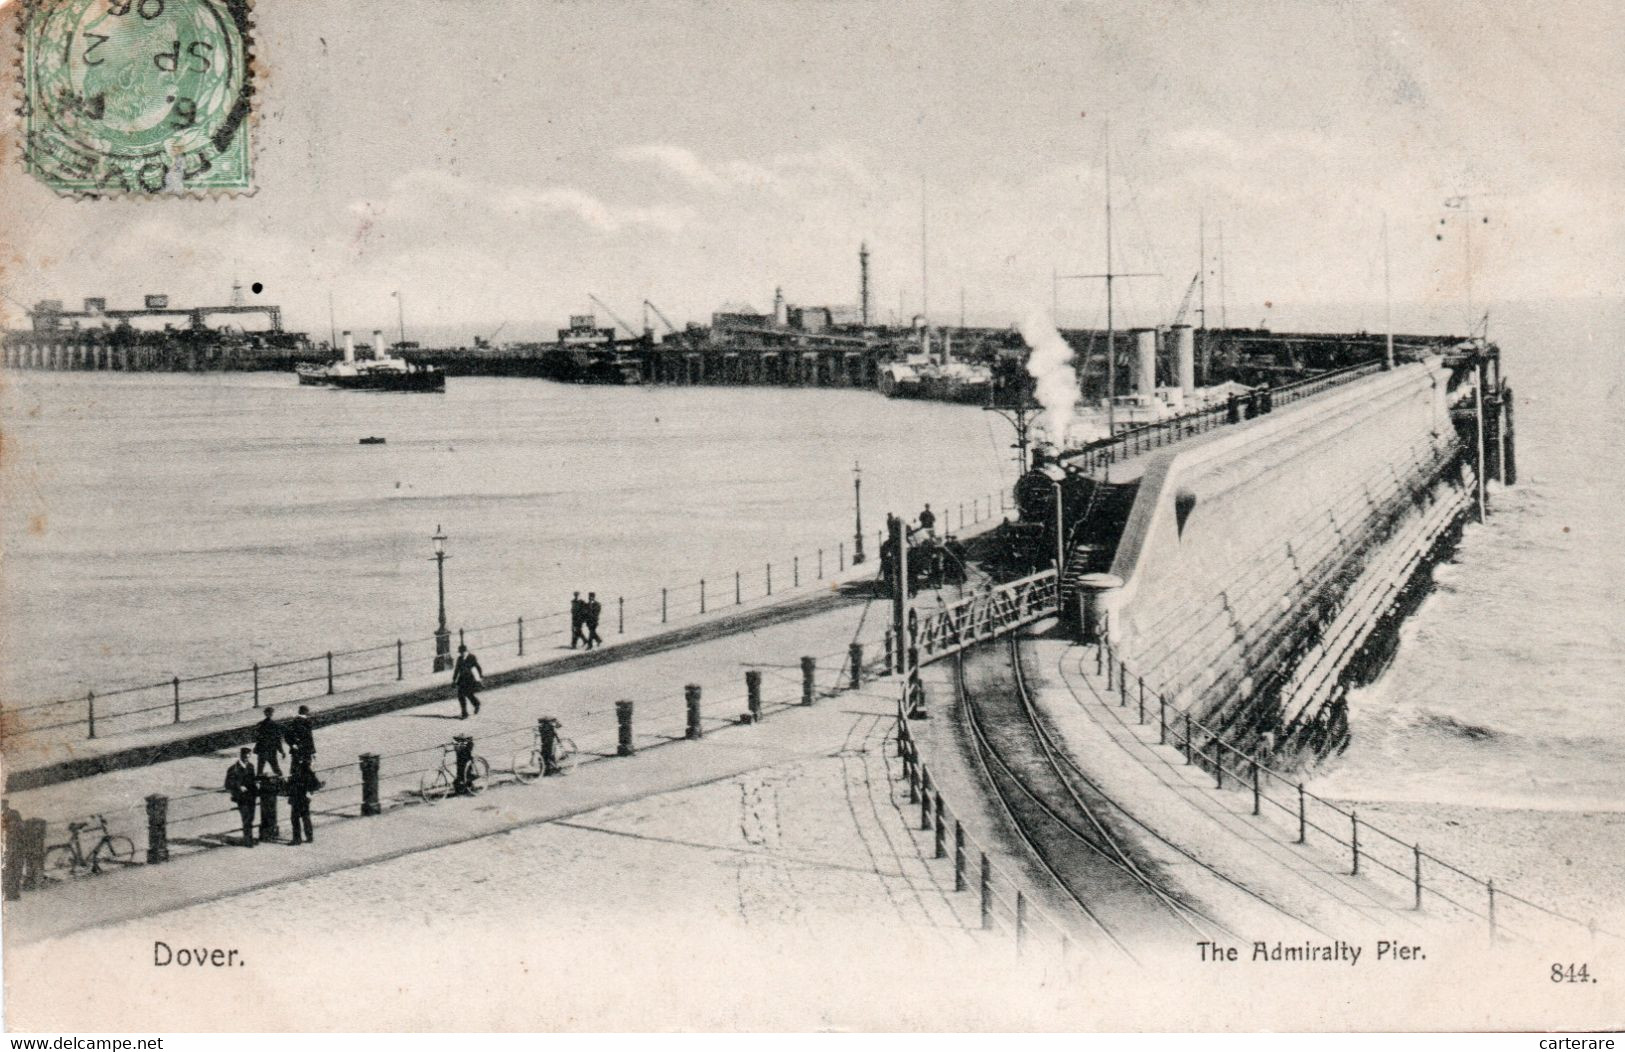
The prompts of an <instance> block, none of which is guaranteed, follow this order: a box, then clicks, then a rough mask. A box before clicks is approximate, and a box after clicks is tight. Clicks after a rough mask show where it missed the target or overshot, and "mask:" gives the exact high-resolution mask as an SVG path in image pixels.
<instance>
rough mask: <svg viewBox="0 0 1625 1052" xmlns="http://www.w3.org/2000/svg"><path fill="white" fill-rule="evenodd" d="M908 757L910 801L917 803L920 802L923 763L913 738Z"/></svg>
mask: <svg viewBox="0 0 1625 1052" xmlns="http://www.w3.org/2000/svg"><path fill="white" fill-rule="evenodd" d="M908 759H909V762H908V802H909V803H911V804H917V803H919V802H920V772H921V764H920V754H919V753H918V752H917V751H916V750H915V748H914V742H913V740H912V739H911V740H910V741H909V743H908Z"/></svg>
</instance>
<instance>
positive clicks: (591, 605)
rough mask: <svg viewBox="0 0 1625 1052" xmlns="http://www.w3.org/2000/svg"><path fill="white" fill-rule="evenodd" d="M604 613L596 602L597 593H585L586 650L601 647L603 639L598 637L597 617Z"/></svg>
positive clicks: (601, 605)
mask: <svg viewBox="0 0 1625 1052" xmlns="http://www.w3.org/2000/svg"><path fill="white" fill-rule="evenodd" d="M603 611H604V607H603V604H601V603H599V602H598V593H597V592H588V593H587V607H586V622H587V649H588V650H591V649H592V648H593V647H595V646H600V647H601V646H603V645H604V641H603V639H601V638H599V635H598V616H599V615H600V614H602V613H603Z"/></svg>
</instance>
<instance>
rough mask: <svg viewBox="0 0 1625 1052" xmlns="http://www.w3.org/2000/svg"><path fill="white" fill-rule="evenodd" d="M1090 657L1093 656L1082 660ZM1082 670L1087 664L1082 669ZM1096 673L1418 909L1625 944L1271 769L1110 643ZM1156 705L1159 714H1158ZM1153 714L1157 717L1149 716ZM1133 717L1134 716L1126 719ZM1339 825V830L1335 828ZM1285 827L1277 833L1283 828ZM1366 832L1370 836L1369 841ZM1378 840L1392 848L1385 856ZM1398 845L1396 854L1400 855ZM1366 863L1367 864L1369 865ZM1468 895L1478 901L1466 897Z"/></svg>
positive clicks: (1224, 780) (1177, 746) (1195, 759)
mask: <svg viewBox="0 0 1625 1052" xmlns="http://www.w3.org/2000/svg"><path fill="white" fill-rule="evenodd" d="M1081 660H1082V661H1083V662H1087V661H1088V657H1087V656H1084V657H1083V658H1082V659H1081ZM1080 667H1081V666H1080ZM1095 668H1096V671H1095V676H1096V678H1103V679H1104V683H1105V693H1104V694H1101V695H1099V697H1100V699H1101V701H1102V703H1104V702H1105V701H1106V699H1107V698H1109V697H1110V696H1111V695H1113V694H1116V696H1117V708H1118V709H1120V710H1122V709H1128V708H1129V707H1130V706H1133V708H1134V710H1135V722H1136V725H1137V726H1142V727H1144V726H1147V725H1148V724H1151V723H1154V725H1155V726H1156V728H1157V744H1158V745H1160V746H1167V747H1170V748H1173V749H1174V750H1176V751H1177V752H1179V753H1181V754H1182V755H1183V757H1184V762H1185V764H1187V765H1197V766H1201V767H1204V768H1206V769H1208V770H1210V771H1211V772H1212V773H1213V779H1214V788H1215V789H1223V788H1225V787H1226V785H1227V784H1228V785H1229V786H1230V787H1232V788H1237V789H1241V790H1244V791H1247V792H1250V793H1251V794H1252V813H1253V814H1254V815H1260V816H1262V815H1263V814H1265V812H1264V811H1263V808H1264V806H1265V805H1266V804H1267V805H1269V806H1270V807H1271V808H1272V809H1273V811H1272V812H1270V813H1272V814H1278V815H1281V816H1284V817H1285V818H1286V819H1287V821H1288V823H1289V828H1290V829H1295V830H1296V831H1297V837H1296V839H1295V840H1294V841H1293V843H1297V844H1308V843H1309V842H1310V834H1311V833H1314V834H1316V836H1317V837H1319V838H1322V839H1324V840H1330V841H1331V842H1332V843H1333V844H1335V845H1337V846H1338V847H1339V848H1340V849H1342V850H1346V851H1347V852H1348V856H1349V865H1350V868H1349V872H1350V874H1351V875H1353V876H1359V875H1360V874H1361V873H1366V874H1368V875H1369V874H1373V867H1376V869H1375V874H1376V875H1381V876H1382V877H1384V878H1385V879H1389V880H1392V879H1394V878H1397V879H1398V880H1399V881H1401V882H1402V883H1403V885H1404V886H1405V887H1406V889H1407V890H1408V891H1409V892H1410V894H1411V897H1412V909H1414V910H1418V911H1420V910H1422V909H1423V908H1424V905H1425V902H1426V901H1427V899H1428V897H1429V896H1431V897H1432V898H1433V899H1435V900H1437V901H1439V902H1442V903H1445V904H1448V905H1449V906H1451V907H1454V908H1456V909H1459V910H1461V911H1462V912H1464V913H1466V914H1468V915H1470V916H1473V917H1476V918H1478V919H1480V920H1483V921H1485V922H1486V924H1487V926H1488V932H1489V937H1490V940H1491V942H1495V941H1497V940H1501V939H1508V938H1512V939H1527V938H1528V936H1527V935H1526V934H1521V933H1519V932H1518V931H1517V930H1516V929H1515V928H1513V927H1510V926H1509V925H1508V924H1507V915H1506V914H1507V909H1508V906H1509V905H1516V906H1522V907H1524V908H1526V909H1528V910H1531V911H1534V912H1535V913H1538V914H1540V915H1542V916H1544V917H1548V918H1551V919H1553V920H1559V921H1562V922H1564V923H1566V924H1568V925H1571V926H1572V927H1574V928H1576V929H1581V930H1584V931H1586V932H1587V933H1588V934H1589V935H1590V936H1591V937H1592V938H1593V939H1595V938H1597V937H1598V936H1602V937H1605V938H1608V939H1613V940H1616V941H1625V935H1621V934H1619V933H1617V932H1612V931H1609V930H1607V929H1604V928H1600V927H1598V926H1597V924H1596V922H1595V921H1594V920H1580V919H1579V918H1577V917H1573V916H1569V915H1568V914H1565V913H1562V912H1560V911H1558V910H1555V909H1552V908H1550V907H1547V906H1543V905H1541V904H1539V903H1536V902H1533V901H1531V900H1529V899H1527V898H1524V897H1522V896H1520V895H1516V894H1514V893H1512V892H1510V891H1508V890H1507V889H1506V887H1505V886H1501V885H1497V884H1496V882H1495V881H1494V880H1493V879H1491V878H1486V877H1480V876H1477V875H1475V874H1473V873H1469V872H1468V871H1467V870H1465V869H1463V868H1461V867H1460V866H1457V865H1454V864H1453V863H1450V862H1447V861H1446V860H1444V859H1443V858H1440V857H1439V856H1438V855H1435V854H1432V853H1430V852H1427V851H1424V850H1422V846H1421V844H1420V843H1419V842H1415V841H1407V840H1404V839H1402V838H1401V837H1399V836H1396V835H1395V834H1393V833H1391V832H1389V831H1387V830H1386V829H1383V828H1381V827H1379V826H1377V825H1375V824H1373V823H1371V822H1369V821H1363V820H1361V818H1360V816H1359V811H1358V809H1356V808H1344V807H1342V806H1341V805H1339V804H1337V803H1335V802H1333V801H1331V800H1328V799H1326V798H1325V797H1323V796H1320V795H1318V794H1316V793H1313V792H1311V791H1309V790H1308V789H1307V788H1305V786H1304V784H1303V781H1302V780H1301V779H1297V778H1294V777H1292V776H1291V775H1290V774H1288V773H1287V772H1284V771H1281V770H1278V769H1276V768H1273V767H1271V766H1269V765H1268V764H1267V763H1265V762H1264V761H1263V760H1261V759H1260V758H1259V754H1258V753H1257V752H1253V751H1248V750H1246V749H1241V748H1238V747H1236V746H1234V745H1232V744H1230V743H1229V742H1228V741H1226V740H1225V736H1224V734H1223V732H1222V731H1219V730H1216V729H1214V728H1213V727H1211V726H1209V725H1208V724H1206V723H1204V722H1202V721H1201V720H1199V719H1197V718H1195V717H1194V716H1192V715H1191V714H1190V712H1189V710H1188V709H1181V708H1179V707H1178V706H1177V705H1175V704H1174V703H1172V702H1171V701H1170V699H1169V697H1168V696H1167V695H1166V694H1165V693H1163V692H1161V691H1158V690H1157V689H1156V688H1155V687H1151V688H1148V687H1147V686H1146V680H1145V677H1144V676H1142V675H1140V674H1138V673H1136V672H1135V671H1134V670H1133V669H1131V668H1130V667H1129V665H1128V664H1127V662H1125V661H1124V660H1123V659H1122V658H1121V657H1120V656H1119V655H1118V654H1117V653H1116V652H1115V650H1114V649H1113V648H1112V646H1111V644H1110V643H1109V642H1108V643H1106V644H1104V645H1097V646H1096V647H1095ZM1152 710H1154V711H1152ZM1148 712H1149V713H1150V715H1148ZM1124 720H1125V722H1126V720H1127V717H1124ZM1334 827H1336V828H1334ZM1277 832H1278V830H1277ZM1362 837H1363V838H1364V839H1363V840H1362ZM1376 845H1381V846H1382V847H1383V848H1385V849H1386V854H1384V853H1383V852H1381V851H1379V850H1378V849H1377V846H1376ZM1396 849H1397V857H1396ZM1362 867H1363V868H1362ZM1469 897H1471V898H1473V899H1475V900H1476V901H1477V903H1478V905H1474V904H1473V903H1470V902H1467V901H1465V900H1466V899H1468V898H1469Z"/></svg>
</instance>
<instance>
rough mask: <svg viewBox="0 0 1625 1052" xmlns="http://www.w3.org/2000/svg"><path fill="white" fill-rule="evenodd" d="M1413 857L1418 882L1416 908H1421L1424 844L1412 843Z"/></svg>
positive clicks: (1416, 881)
mask: <svg viewBox="0 0 1625 1052" xmlns="http://www.w3.org/2000/svg"><path fill="white" fill-rule="evenodd" d="M1411 857H1412V858H1413V859H1414V860H1415V862H1416V880H1415V883H1416V906H1415V907H1414V908H1416V909H1418V910H1419V909H1421V908H1422V845H1421V844H1412V845H1411Z"/></svg>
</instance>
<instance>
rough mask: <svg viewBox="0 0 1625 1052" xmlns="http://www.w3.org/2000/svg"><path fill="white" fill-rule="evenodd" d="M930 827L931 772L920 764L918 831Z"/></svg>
mask: <svg viewBox="0 0 1625 1052" xmlns="http://www.w3.org/2000/svg"><path fill="white" fill-rule="evenodd" d="M930 828H931V772H930V771H929V770H927V769H926V766H925V764H923V763H922V764H920V831H921V832H922V833H923V832H925V831H926V830H928V829H930Z"/></svg>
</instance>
